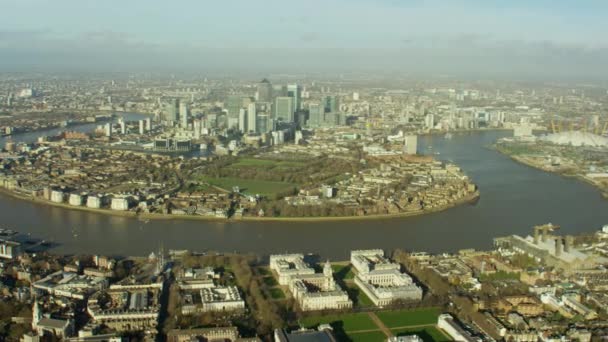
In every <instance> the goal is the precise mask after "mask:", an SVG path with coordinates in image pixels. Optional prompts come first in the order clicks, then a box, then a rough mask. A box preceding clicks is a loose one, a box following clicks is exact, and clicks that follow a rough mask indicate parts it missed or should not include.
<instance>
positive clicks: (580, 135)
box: [539, 131, 608, 147]
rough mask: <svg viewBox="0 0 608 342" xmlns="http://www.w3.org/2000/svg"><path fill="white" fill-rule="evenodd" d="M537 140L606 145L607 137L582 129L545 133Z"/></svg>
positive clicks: (575, 144) (592, 145)
mask: <svg viewBox="0 0 608 342" xmlns="http://www.w3.org/2000/svg"><path fill="white" fill-rule="evenodd" d="M539 140H540V141H545V142H549V143H553V144H556V145H571V146H589V147H608V138H606V137H603V136H600V135H597V134H593V133H589V132H582V131H566V132H560V133H553V134H546V135H544V136H542V137H540V138H539Z"/></svg>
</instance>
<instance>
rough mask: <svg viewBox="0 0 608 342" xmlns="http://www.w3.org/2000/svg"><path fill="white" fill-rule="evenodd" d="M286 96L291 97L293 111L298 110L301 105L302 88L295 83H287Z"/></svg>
mask: <svg viewBox="0 0 608 342" xmlns="http://www.w3.org/2000/svg"><path fill="white" fill-rule="evenodd" d="M287 96H289V97H291V98H293V111H294V112H296V111H298V110H300V108H301V106H302V88H301V87H300V86H299V85H297V84H290V85H288V86H287Z"/></svg>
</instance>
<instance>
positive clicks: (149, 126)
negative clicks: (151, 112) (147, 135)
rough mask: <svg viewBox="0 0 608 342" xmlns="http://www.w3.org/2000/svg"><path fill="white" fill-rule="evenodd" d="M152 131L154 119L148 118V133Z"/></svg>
mask: <svg viewBox="0 0 608 342" xmlns="http://www.w3.org/2000/svg"><path fill="white" fill-rule="evenodd" d="M151 130H152V119H150V118H146V131H148V132H149V131H151Z"/></svg>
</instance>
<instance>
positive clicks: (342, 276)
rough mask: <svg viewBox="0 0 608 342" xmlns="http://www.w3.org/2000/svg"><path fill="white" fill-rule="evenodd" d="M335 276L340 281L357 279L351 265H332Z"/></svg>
mask: <svg viewBox="0 0 608 342" xmlns="http://www.w3.org/2000/svg"><path fill="white" fill-rule="evenodd" d="M331 268H332V270H333V272H334V276H335V277H336V278H337V279H339V280H351V279H354V278H355V274H354V273H353V270H352V267H351V266H350V265H331Z"/></svg>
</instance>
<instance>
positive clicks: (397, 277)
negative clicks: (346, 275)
mask: <svg viewBox="0 0 608 342" xmlns="http://www.w3.org/2000/svg"><path fill="white" fill-rule="evenodd" d="M351 264H352V265H353V267H354V269H355V271H356V272H357V275H356V276H355V284H356V285H357V286H358V287H359V288H360V289H361V291H363V292H364V293H365V294H366V295H367V296H368V297H369V299H370V300H371V301H372V302H373V303H374V304H375V305H376V306H386V305H389V304H391V303H392V302H393V301H395V300H408V301H419V300H421V299H422V289H421V288H420V287H419V286H417V285H416V284H415V283H414V281H413V280H412V278H411V277H410V276H409V275H407V274H405V273H402V272H401V266H400V265H399V264H396V263H393V262H391V261H390V260H389V259H387V258H386V257H384V252H383V251H382V250H381V249H372V250H357V251H352V252H351Z"/></svg>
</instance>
